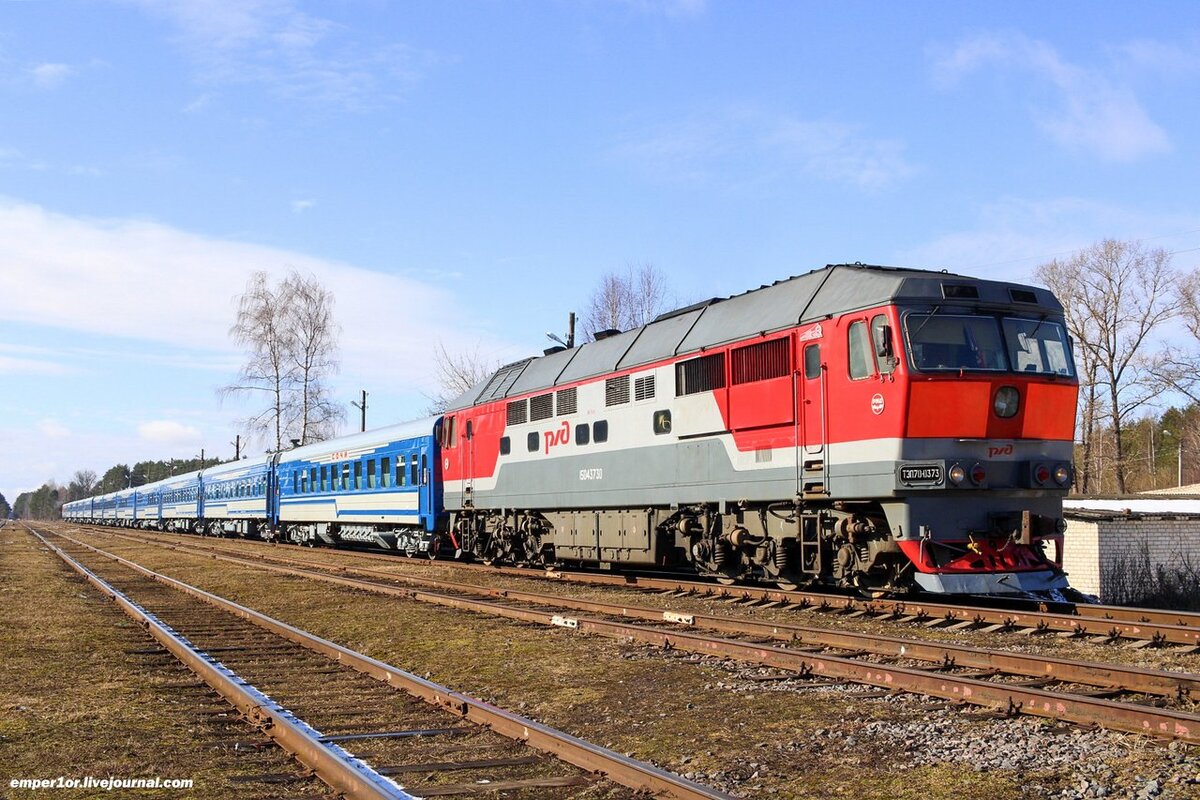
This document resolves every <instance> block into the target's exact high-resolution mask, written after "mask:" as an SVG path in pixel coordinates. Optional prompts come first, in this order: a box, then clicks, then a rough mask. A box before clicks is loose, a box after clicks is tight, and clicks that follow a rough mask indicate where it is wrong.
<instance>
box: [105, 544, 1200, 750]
mask: <svg viewBox="0 0 1200 800" xmlns="http://www.w3.org/2000/svg"><path fill="white" fill-rule="evenodd" d="M110 535H112V536H114V537H119V538H121V539H124V540H128V541H132V542H135V543H139V544H150V545H154V546H157V547H164V548H167V549H172V550H176V551H179V552H183V553H190V554H193V555H197V556H200V557H205V558H213V559H219V560H222V561H226V562H229V563H233V564H238V565H240V566H244V567H248V568H253V569H258V570H266V571H269V572H275V573H278V574H284V575H292V576H300V577H305V578H309V579H313V580H319V581H325V582H328V583H332V584H337V585H341V586H345V587H349V588H354V589H360V590H365V591H371V592H377V593H382V594H388V595H393V596H397V597H402V598H405V599H408V600H416V601H420V602H425V603H431V604H435V605H440V606H445V607H451V608H458V609H464V610H470V611H476V612H481V613H485V614H490V615H493V616H498V617H503V618H508V619H514V620H520V621H523V622H532V623H538V624H543V625H554V626H559V627H565V628H571V629H575V630H579V631H581V632H585V633H592V634H597V635H601V636H607V637H611V638H617V639H623V640H630V641H637V642H642V643H645V644H650V645H654V646H657V647H663V648H670V649H675V650H681V651H688V652H693V653H699V654H707V655H718V656H723V657H728V658H733V659H737V660H740V661H745V662H750V663H756V664H760V665H763V666H767V667H772V668H776V669H779V670H783V671H786V672H790V673H794V674H795V675H798V676H800V677H802V678H808V679H810V680H812V681H814V682H831V681H833V682H841V681H846V682H853V683H860V684H866V685H869V686H874V687H878V688H881V689H884V690H887V691H910V692H916V693H920V694H925V695H930V696H933V697H939V698H945V699H949V700H953V701H958V702H963V703H967V704H973V705H979V706H985V707H988V708H991V709H995V710H998V711H1002V712H1004V713H1009V714H1017V713H1024V714H1032V715H1036V716H1041V717H1047V718H1052V719H1058V720H1066V721H1069V722H1073V723H1077V724H1083V725H1097V726H1101V727H1105V728H1112V729H1117V730H1122V731H1127V732H1138V733H1146V734H1151V735H1155V736H1160V737H1164V738H1169V739H1178V740H1181V741H1184V742H1189V743H1200V715H1197V714H1196V713H1195V711H1194V708H1195V704H1194V703H1193V699H1192V698H1193V697H1195V698H1197V699H1200V676H1198V675H1194V674H1190V673H1175V672H1165V671H1160V670H1150V669H1143V668H1136V667H1124V666H1118V665H1115V664H1097V663H1090V662H1082V661H1073V660H1068V659H1060V658H1047V657H1044V656H1034V655H1027V654H1022V653H1016V652H1008V651H996V650H985V649H982V648H975V647H965V646H961V645H952V644H944V643H934V642H929V641H923V640H914V639H901V638H897V637H886V636H877V635H869V634H859V633H847V632H843V631H831V630H827V629H822V628H810V627H804V626H800V625H788V624H779V623H758V622H754V621H750V620H746V619H744V618H734V617H723V616H720V615H711V614H693V613H682V612H669V611H668V612H664V611H663V610H661V609H653V608H639V607H636V606H630V605H625V604H610V603H600V602H594V601H586V600H577V599H570V598H564V597H562V596H559V595H542V594H538V593H535V592H521V591H515V590H509V589H497V588H488V587H481V586H477V585H474V584H463V583H455V582H451V581H440V580H434V579H428V578H416V577H412V576H403V575H399V576H398V575H396V574H395V573H390V572H381V571H377V570H371V569H369V568H362V567H357V568H352V567H348V566H346V565H345V564H344V563H341V564H338V563H328V562H326V563H321V562H314V561H312V560H309V559H305V560H303V561H301V560H297V559H290V558H287V557H284V556H278V555H275V554H272V555H268V556H265V557H263V556H262V555H261V554H259V557H257V558H255V559H248V558H244V557H240V556H236V555H230V554H229V553H227V552H225V553H222V552H218V550H219V548H214V547H211V546H204V547H199V546H192V545H185V544H181V543H180V542H178V541H177V540H176V541H165V542H164V541H162V540H161V539H159V538H158V537H152V536H144V535H141V534H136V535H134V534H128V533H112V534H110ZM322 569H324V570H325V571H322ZM684 596H686V595H684ZM585 615H586V616H585ZM631 620H632V621H631ZM699 631H713V632H716V633H720V634H722V636H714V635H707V634H702V633H699ZM774 642H783V644H774Z"/></svg>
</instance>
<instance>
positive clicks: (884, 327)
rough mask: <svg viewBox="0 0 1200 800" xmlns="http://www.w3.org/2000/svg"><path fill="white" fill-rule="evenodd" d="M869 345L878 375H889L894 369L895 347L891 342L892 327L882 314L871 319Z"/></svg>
mask: <svg viewBox="0 0 1200 800" xmlns="http://www.w3.org/2000/svg"><path fill="white" fill-rule="evenodd" d="M871 345H872V347H873V348H874V350H875V367H876V368H877V369H878V370H879V374H880V375H891V374H892V372H894V371H895V369H896V346H895V344H894V343H893V342H892V326H891V325H888V321H887V317H885V316H884V315H883V314H876V315H875V316H873V317H871Z"/></svg>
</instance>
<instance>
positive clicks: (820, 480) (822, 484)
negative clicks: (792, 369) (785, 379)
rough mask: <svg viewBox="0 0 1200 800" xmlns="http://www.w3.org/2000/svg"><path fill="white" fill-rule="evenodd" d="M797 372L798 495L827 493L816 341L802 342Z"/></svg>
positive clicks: (822, 384)
mask: <svg viewBox="0 0 1200 800" xmlns="http://www.w3.org/2000/svg"><path fill="white" fill-rule="evenodd" d="M802 359H803V364H802V371H801V374H800V414H799V417H800V419H801V420H802V422H801V428H800V445H799V447H798V451H797V454H796V455H797V457H798V458H799V460H800V464H799V473H800V487H799V488H800V494H801V495H803V496H805V497H809V496H820V495H826V494H828V493H829V486H828V485H829V479H828V478H829V473H828V470H827V466H826V464H827V460H828V459H827V455H828V454H827V453H826V441H827V438H828V431H827V429H826V415H825V372H826V370H825V363H824V361H823V360H822V358H821V345H820V343H819V342H809V343H806V344H805V345H804V350H803V355H802Z"/></svg>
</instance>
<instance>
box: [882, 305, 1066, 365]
mask: <svg viewBox="0 0 1200 800" xmlns="http://www.w3.org/2000/svg"><path fill="white" fill-rule="evenodd" d="M904 327H905V331H906V332H907V334H908V337H907V338H908V349H909V356H910V358H911V363H912V366H913V367H914V368H915V369H918V370H921V371H923V372H935V371H939V370H953V371H958V370H970V371H980V370H983V371H992V372H1007V371H1013V372H1033V373H1038V374H1042V375H1066V376H1069V375H1073V374H1074V369H1073V365H1072V363H1071V356H1070V349H1069V348H1068V346H1067V336H1066V333H1065V332H1064V331H1063V328H1062V326H1061V325H1059V324H1058V323H1056V322H1047V321H1045V320H1036V319H1016V318H1005V319H1003V320H1000V319H997V318H996V317H985V316H976V315H966V314H938V313H937V310H936V309H935V310H934V312H933V313H929V314H909V315H907V316H906V317H905V321H904Z"/></svg>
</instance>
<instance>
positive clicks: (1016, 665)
mask: <svg viewBox="0 0 1200 800" xmlns="http://www.w3.org/2000/svg"><path fill="white" fill-rule="evenodd" d="M111 535H113V536H117V537H120V538H124V539H128V540H129V541H133V542H146V543H153V544H154V545H155V546H158V547H164V548H169V549H173V550H179V551H181V552H188V553H193V554H196V555H199V556H201V557H206V558H207V557H212V558H218V559H220V560H226V561H230V562H232V563H237V564H241V565H244V566H249V567H255V568H270V565H269V564H266V563H265V562H264V561H262V560H253V559H246V558H241V557H239V556H235V555H230V554H228V553H219V552H215V550H214V549H213V548H208V547H194V546H191V545H186V544H180V543H176V542H158V541H156V540H154V539H143V538H141V537H140V536H136V535H129V534H124V533H113V534H111ZM261 558H264V559H268V560H269V561H270V562H274V563H282V564H290V565H293V566H295V567H297V568H298V569H297V570H295V571H290V572H289V573H288V574H292V575H298V576H300V577H310V578H318V579H323V578H325V577H327V576H326V575H325V574H324V573H320V572H314V571H313V570H314V569H328V570H334V571H337V572H339V573H341V574H343V575H358V576H370V577H375V578H381V579H384V580H389V581H394V582H399V583H403V584H405V585H407V586H420V587H424V588H429V589H441V590H444V591H451V592H459V593H464V594H473V595H476V596H482V597H493V598H497V599H507V600H516V601H519V602H524V603H532V604H534V605H541V606H552V607H557V608H569V609H572V610H574V611H583V612H590V613H595V614H605V615H610V616H617V617H630V618H635V619H640V620H645V621H647V622H659V623H661V622H669V623H674V624H676V625H681V626H685V627H693V628H704V629H707V630H714V631H720V632H722V633H733V634H738V633H744V634H751V635H754V636H762V637H767V638H770V639H775V640H778V641H784V642H791V643H793V644H800V645H819V646H822V647H832V648H837V649H842V650H857V651H866V652H870V653H874V654H877V655H883V656H890V657H903V658H908V659H912V660H915V661H926V662H930V663H934V664H938V665H940V666H943V667H948V666H954V667H969V668H973V669H984V670H997V671H1002V672H1006V673H1010V674H1014V675H1023V676H1028V677H1045V678H1053V679H1055V680H1060V681H1065V682H1071V683H1081V684H1086V685H1090V686H1097V687H1103V688H1106V689H1123V690H1127V691H1134V692H1143V693H1146V694H1154V695H1158V696H1162V697H1185V696H1194V697H1197V698H1200V675H1195V674H1192V673H1184V672H1167V671H1163V670H1153V669H1145V668H1141V667H1130V666H1124V665H1119V664H1106V663H1096V662H1086V661H1075V660H1071V659H1064V658H1056V657H1052V656H1044V655H1030V654H1026V653H1020V652H1013V651H1002V650H990V649H986V648H979V647H968V646H964V645H957V644H948V643H941V642H932V641H927V640H920V639H911V638H901V637H894V636H881V635H875V634H867V633H854V632H848V631H837V630H830V629H828V628H813V627H807V626H802V625H792V624H787V623H776V622H756V621H754V620H748V619H745V618H740V617H725V616H718V615H713V614H699V613H673V612H664V611H663V610H661V609H654V608H645V607H639V606H632V605H627V604H616V603H604V602H599V601H594V600H582V599H577V598H571V597H563V596H558V595H543V594H537V593H534V592H524V591H518V590H514V589H502V588H493V587H487V586H478V585H476V584H470V583H457V582H453V581H444V580H438V579H435V578H416V577H412V576H408V575H397V574H395V573H392V572H387V571H384V570H377V569H371V568H369V567H349V566H344V565H340V564H329V563H325V562H314V561H307V560H303V559H295V558H288V557H285V556H276V555H273V554H272V555H268V556H263V557H261ZM350 585H352V586H354V587H355V588H361V589H367V590H370V591H376V592H378V591H380V588H381V584H378V583H375V582H373V581H367V582H355V583H352V584H350ZM382 588H386V589H390V588H392V587H387V586H386V585H382ZM388 593H391V594H398V595H400V596H407V595H408V593H407V592H406V591H404V590H398V591H395V592H388Z"/></svg>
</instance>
